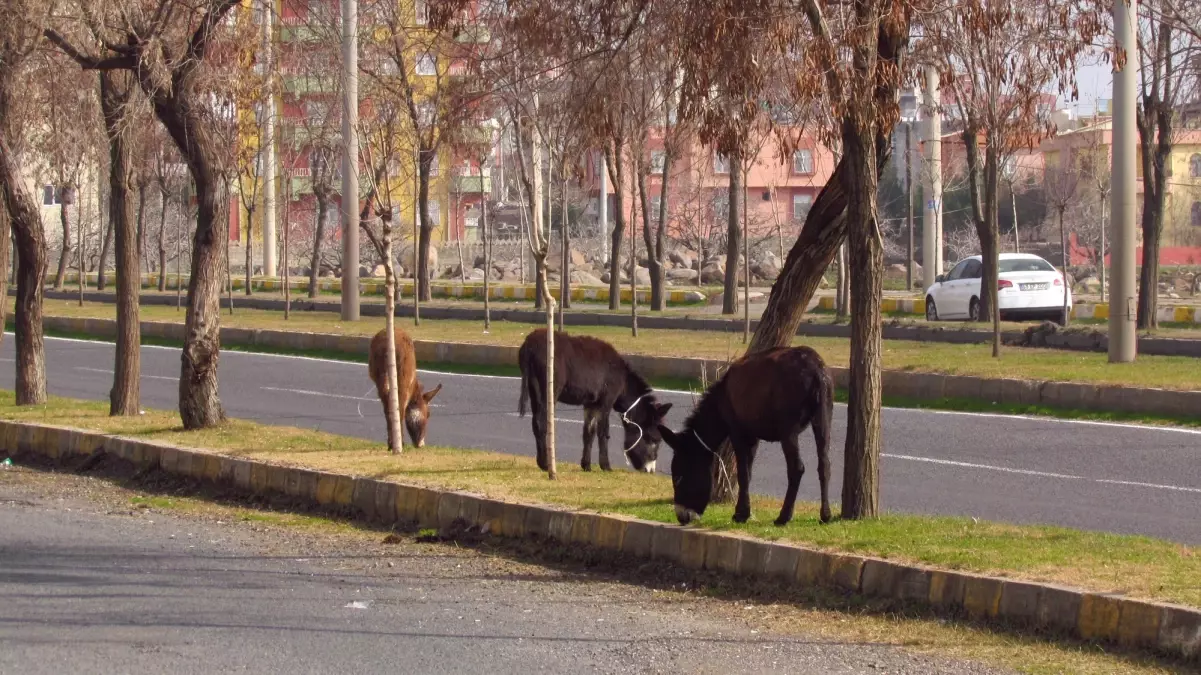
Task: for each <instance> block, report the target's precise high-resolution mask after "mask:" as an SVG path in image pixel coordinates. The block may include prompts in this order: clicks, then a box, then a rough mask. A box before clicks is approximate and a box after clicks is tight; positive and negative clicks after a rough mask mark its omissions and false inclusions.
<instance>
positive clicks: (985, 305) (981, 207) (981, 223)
mask: <svg viewBox="0 0 1201 675" xmlns="http://www.w3.org/2000/svg"><path fill="white" fill-rule="evenodd" d="M978 132H979V128H978V127H977V126H975V125H973V124H969V125H968V126H967V127H966V128H965V129H964V130H963V132H962V137H963V145H964V148H965V153H966V155H967V172H968V192H969V195H970V196H969V199H970V207H969V209H970V213H971V220H972V225H973V226H974V227H975V228H976V238H977V239H978V240H979V242H980V258H981V260H982V262H983V268H984V270H983V274H981V275H980V291H979V292H977V293H976V295H977V296H978V298H977V303H978V304H977V307H978V309H979V315H978V316H977V321H988V320H989V319H991V318H992V309H993V307H994V306H995V305H996V303H995V301H994V297H993V293H991V292H990V291H989V283H990V281H991V284H992V286H993V287H994V288H995V287H996V283H997V282H996V278H997V266H996V265H997V242H996V238H995V234H994V228H993V227H992V225H993V223H990V222H989V215H988V214H990V213H995V211H990V210H989V209H988V206H987V202H988V195H989V184H990V181H989V179H988V174H989V170H988V167H987V166H985V167H984V170H983V174H984V176H983V183H984V185H983V186H981V180H982V179H981V173H982V172H981V167H980V148H979V146H978V145H977V143H978V142H979V133H978ZM988 145H989V146H991V142H990V143H989V144H988ZM992 152H993V150H992V149H991V148H989V149H986V154H989V155H991V153H992ZM986 164H987V160H986ZM981 193H983V195H981ZM982 196H983V202H982V200H981V197H982Z"/></svg>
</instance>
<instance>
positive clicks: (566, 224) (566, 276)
mask: <svg viewBox="0 0 1201 675" xmlns="http://www.w3.org/2000/svg"><path fill="white" fill-rule="evenodd" d="M559 220H560V223H559V233H560V235H562V238H563V269H562V275H563V279H562V283H561V284H560V286H561V288H560V289H559V330H563V310H565V309H570V308H571V234H570V232H571V230H570V228H571V215H570V213H569V211H568V206H567V174H566V172H564V174H563V212H562V213H561V214H560V217H559Z"/></svg>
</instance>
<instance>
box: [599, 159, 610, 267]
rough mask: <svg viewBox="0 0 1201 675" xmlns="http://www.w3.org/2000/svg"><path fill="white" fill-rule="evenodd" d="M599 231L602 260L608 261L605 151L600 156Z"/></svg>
mask: <svg viewBox="0 0 1201 675" xmlns="http://www.w3.org/2000/svg"><path fill="white" fill-rule="evenodd" d="M598 199H600V232H601V246H602V247H603V248H602V249H601V250H602V251H604V255H603V256H602V260H604V262H605V264H608V262H609V166H608V161H607V160H606V159H605V153H603V152H602V153H601V156H600V197H598Z"/></svg>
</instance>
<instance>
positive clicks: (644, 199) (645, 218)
mask: <svg viewBox="0 0 1201 675" xmlns="http://www.w3.org/2000/svg"><path fill="white" fill-rule="evenodd" d="M639 168H640V169H641V167H639ZM638 199H639V204H640V205H641V206H642V243H643V245H645V246H646V269H647V272H649V273H650V277H651V310H652V311H655V310H656V309H658V310H659V311H662V309H663V263H662V261H661V260H659V259H658V255H657V252H656V249H655V240H656V238H657V237H656V234H655V232H654V231H653V230H652V229H651V228H652V226H651V221H652V219H653V218H654V217H655V216H658V215H659V214H654V213H651V206H650V195H649V194H647V189H646V171H642V170H640V171H639V172H638ZM659 212H660V213H662V212H663V209H662V203H660V209H659ZM657 227H658V226H657V225H656V226H655V228H656V229H657ZM635 271H637V270H636V269H635Z"/></svg>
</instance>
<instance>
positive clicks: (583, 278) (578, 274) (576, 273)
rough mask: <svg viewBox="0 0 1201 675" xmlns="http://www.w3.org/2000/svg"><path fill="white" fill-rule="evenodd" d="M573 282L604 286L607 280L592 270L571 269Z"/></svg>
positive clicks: (581, 284)
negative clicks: (603, 279) (604, 280)
mask: <svg viewBox="0 0 1201 675" xmlns="http://www.w3.org/2000/svg"><path fill="white" fill-rule="evenodd" d="M571 283H573V284H577V285H579V286H604V285H605V282H603V281H601V279H600V278H599V277H597V276H596V275H595V274H592V273H591V272H586V271H584V270H572V271H571Z"/></svg>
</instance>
